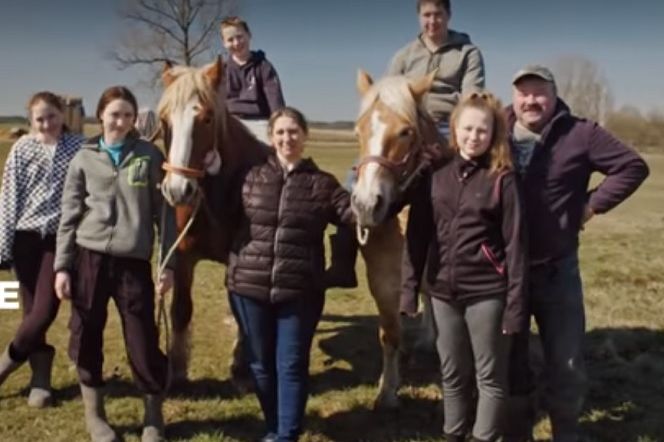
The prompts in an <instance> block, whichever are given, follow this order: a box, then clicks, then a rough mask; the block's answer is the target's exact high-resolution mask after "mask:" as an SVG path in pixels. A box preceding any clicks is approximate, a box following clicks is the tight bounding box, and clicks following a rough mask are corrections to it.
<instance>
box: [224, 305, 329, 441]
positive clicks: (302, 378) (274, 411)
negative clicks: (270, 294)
mask: <svg viewBox="0 0 664 442" xmlns="http://www.w3.org/2000/svg"><path fill="white" fill-rule="evenodd" d="M230 301H231V304H232V308H233V310H234V312H235V314H236V315H237V319H238V322H239V325H240V328H241V331H242V333H243V334H244V336H245V345H246V347H245V349H246V352H247V359H248V362H249V369H250V370H251V374H252V377H253V379H254V382H255V384H256V394H257V395H258V401H259V402H260V405H261V409H262V410H263V415H264V416H265V423H266V426H267V433H268V434H270V435H276V436H277V439H276V440H277V441H279V442H286V441H296V440H298V437H299V436H300V433H301V432H302V420H303V418H304V410H305V406H306V404H307V397H308V395H309V354H310V351H311V341H312V339H313V336H314V333H315V331H316V326H317V325H318V321H319V320H320V316H321V313H322V311H323V304H324V301H325V298H324V296H323V295H322V294H311V295H306V296H302V297H300V298H298V299H295V300H292V301H287V302H282V303H277V304H270V303H266V302H261V301H257V300H255V299H252V298H250V297H247V296H243V295H240V294H238V293H231V294H230Z"/></svg>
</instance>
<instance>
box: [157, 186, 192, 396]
mask: <svg viewBox="0 0 664 442" xmlns="http://www.w3.org/2000/svg"><path fill="white" fill-rule="evenodd" d="M202 200H203V192H202V191H200V190H199V191H198V192H197V193H196V196H195V200H194V210H193V211H192V212H191V216H190V217H189V220H188V221H187V224H185V226H184V228H183V229H182V231H181V232H180V234H179V235H178V237H177V238H176V240H175V242H173V245H171V247H170V249H168V252H167V253H166V256H162V249H161V247H159V256H158V258H157V264H158V265H157V279H158V278H159V276H160V275H161V274H162V273H163V272H164V271H165V270H166V263H167V262H168V261H169V260H170V259H171V257H172V256H173V253H175V251H176V250H177V248H178V246H179V245H180V243H181V242H182V240H183V239H184V237H185V236H187V233H188V232H189V230H190V229H191V226H192V225H193V224H194V221H195V219H196V215H197V214H198V211H199V209H200V207H201V201H202ZM166 210H167V208H166V203H165V202H164V203H162V210H161V226H162V227H161V244H163V241H164V231H165V229H164V227H163V226H164V224H165V222H166ZM157 297H158V298H159V303H158V305H157V330H158V331H159V332H161V331H162V330H163V331H164V345H165V347H166V351H165V352H164V353H165V354H166V356H167V358H168V369H167V373H166V384H165V385H164V390H163V392H164V393H166V392H167V391H168V390H169V389H170V388H171V384H172V383H173V365H172V364H171V362H170V351H171V324H170V322H169V320H168V315H167V314H166V296H165V294H164V295H157ZM160 334H161V333H160Z"/></svg>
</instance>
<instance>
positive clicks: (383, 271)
mask: <svg viewBox="0 0 664 442" xmlns="http://www.w3.org/2000/svg"><path fill="white" fill-rule="evenodd" d="M434 74H435V73H432V74H430V75H427V76H425V77H422V78H419V79H408V78H406V77H402V76H398V77H386V78H383V79H381V80H379V81H378V82H376V83H374V82H373V81H372V79H371V77H369V75H368V74H367V73H365V72H363V71H360V72H359V74H358V79H357V87H358V90H359V92H360V95H361V97H362V98H361V104H360V114H359V117H358V119H357V124H356V132H357V134H358V138H359V142H360V161H359V163H358V166H357V174H358V180H357V184H356V185H355V187H354V189H353V194H352V198H351V204H352V206H353V210H354V212H355V214H356V215H357V225H358V240H359V241H360V244H364V245H363V247H362V255H363V256H364V260H365V262H366V266H367V280H368V282H369V289H370V291H371V294H372V295H373V297H374V299H375V302H376V306H377V307H378V311H379V314H380V320H379V327H380V342H381V345H382V347H383V373H382V376H381V380H380V384H379V394H378V397H377V400H376V405H377V406H384V407H394V406H397V405H398V397H397V389H398V388H399V384H400V378H399V348H400V345H401V322H400V317H399V295H400V286H401V255H402V251H403V243H404V236H403V233H402V230H401V227H400V224H399V218H397V217H396V216H392V215H391V214H392V210H391V208H393V207H395V206H398V205H399V204H400V203H403V198H404V193H405V192H406V190H407V188H408V187H409V184H410V183H411V182H412V180H413V179H414V178H416V176H417V175H418V174H419V173H420V172H422V168H423V167H425V163H424V162H423V158H422V153H423V152H424V150H425V149H429V148H430V147H431V146H435V147H436V148H440V149H444V150H445V151H447V141H446V140H444V139H443V138H442V137H440V136H439V134H438V131H437V130H436V126H435V124H434V122H433V120H432V119H431V117H430V116H429V114H428V113H427V112H426V110H424V108H423V107H422V99H423V96H424V95H425V94H426V93H427V92H428V91H429V88H430V87H431V84H432V82H433V78H434Z"/></svg>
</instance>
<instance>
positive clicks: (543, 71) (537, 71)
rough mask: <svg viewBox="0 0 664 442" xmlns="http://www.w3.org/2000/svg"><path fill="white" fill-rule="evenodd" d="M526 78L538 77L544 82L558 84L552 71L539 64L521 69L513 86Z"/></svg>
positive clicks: (514, 79)
mask: <svg viewBox="0 0 664 442" xmlns="http://www.w3.org/2000/svg"><path fill="white" fill-rule="evenodd" d="M525 77H537V78H541V79H542V80H544V81H548V82H549V83H554V84H555V82H556V81H555V80H554V78H553V74H552V73H551V71H550V70H549V69H548V68H546V67H544V66H542V65H539V64H529V65H527V66H524V67H523V68H521V69H519V71H518V72H517V73H516V74H514V77H513V78H512V84H517V83H518V82H519V81H520V80H521V79H523V78H525Z"/></svg>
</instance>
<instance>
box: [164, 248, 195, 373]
mask: <svg viewBox="0 0 664 442" xmlns="http://www.w3.org/2000/svg"><path fill="white" fill-rule="evenodd" d="M195 265H196V261H195V260H194V258H193V257H192V256H191V255H189V254H186V253H181V254H180V255H179V256H178V260H177V263H176V270H175V275H176V277H175V284H174V287H173V302H172V303H171V325H172V327H173V336H172V342H171V348H170V354H169V359H170V364H171V369H172V374H173V379H172V381H173V383H176V384H177V383H183V382H186V381H187V367H188V364H189V351H190V347H189V323H190V322H191V316H192V313H193V301H192V297H191V286H192V284H193V282H194V266H195Z"/></svg>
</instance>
